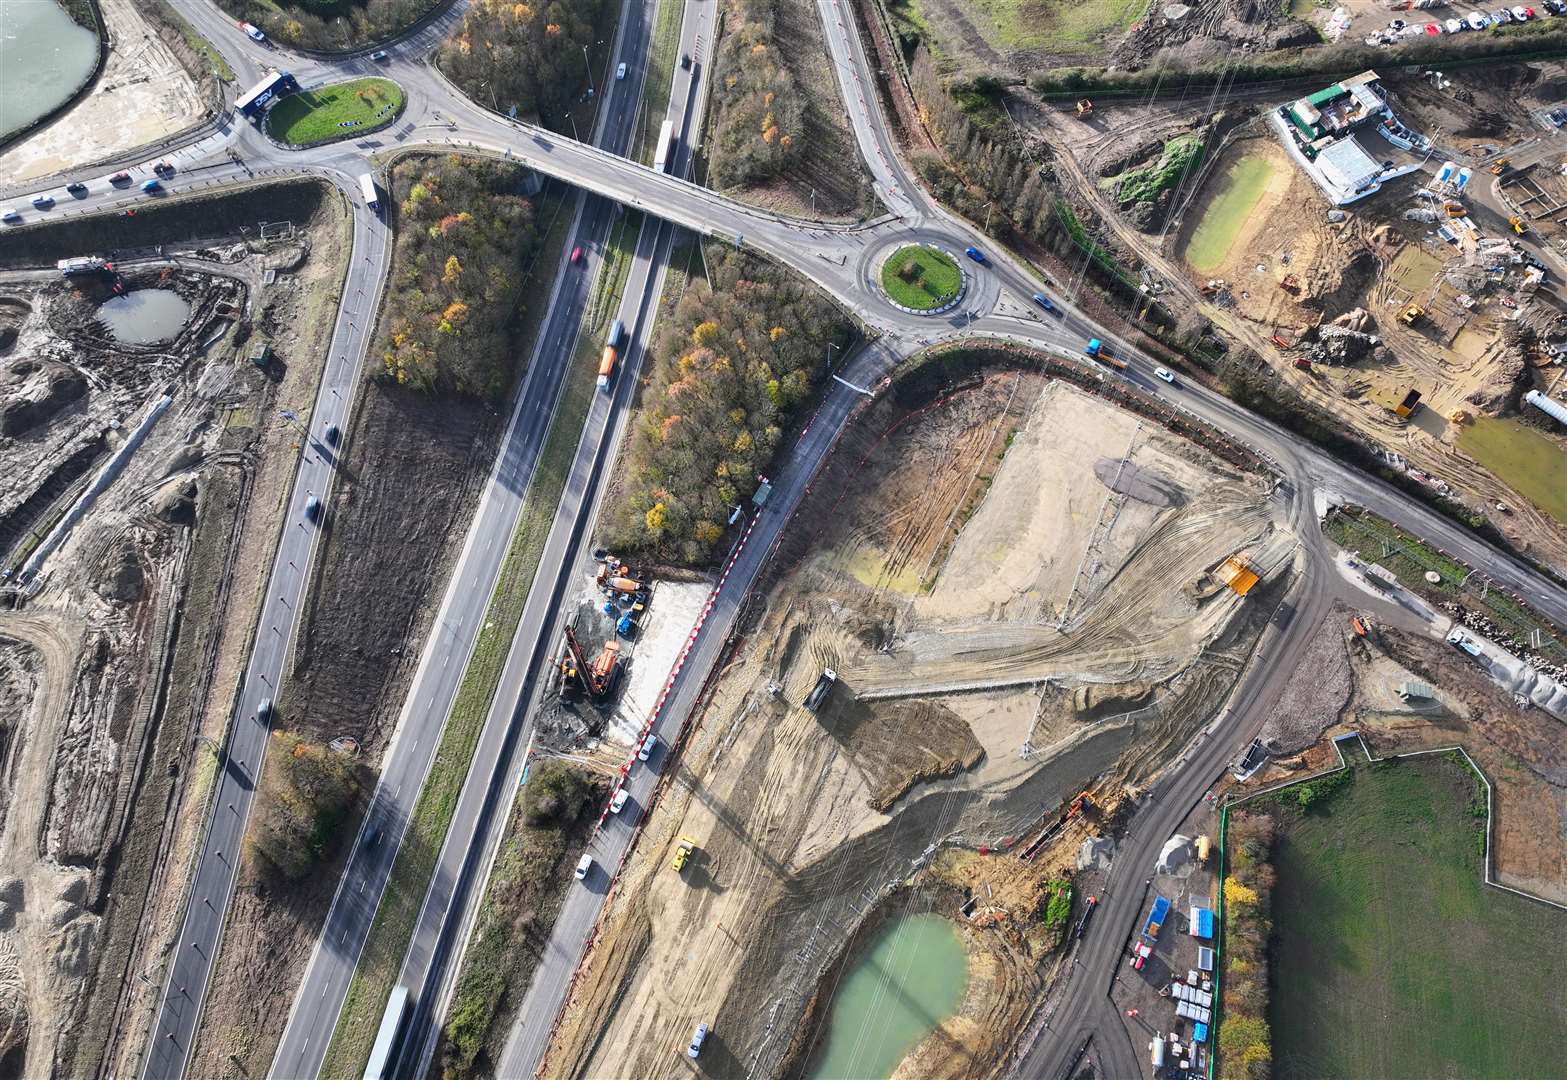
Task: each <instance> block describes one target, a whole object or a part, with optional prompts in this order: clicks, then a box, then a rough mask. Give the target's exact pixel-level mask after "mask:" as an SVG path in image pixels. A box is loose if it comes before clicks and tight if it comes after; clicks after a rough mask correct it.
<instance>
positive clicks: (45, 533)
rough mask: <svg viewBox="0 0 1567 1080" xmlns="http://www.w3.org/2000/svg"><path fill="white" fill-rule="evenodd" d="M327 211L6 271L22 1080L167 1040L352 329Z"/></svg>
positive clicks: (6, 929)
mask: <svg viewBox="0 0 1567 1080" xmlns="http://www.w3.org/2000/svg"><path fill="white" fill-rule="evenodd" d="M321 191H322V189H320V188H318V187H316V186H315V185H286V186H283V187H280V188H279V189H277V195H278V202H277V203H276V204H275V209H277V210H278V212H279V214H280V216H281V215H282V214H291V215H293V220H294V221H297V222H298V224H299V226H300V228H299V229H298V230H296V229H295V228H294V227H293V225H292V224H291V223H290V222H288V221H284V222H282V223H281V224H280V225H278V226H275V227H272V228H269V229H268V230H267V231H266V232H265V235H264V236H263V235H258V234H257V233H256V232H255V230H254V227H253V226H254V222H253V221H252V229H251V233H250V238H249V239H248V240H247V239H245V238H244V237H242V236H241V235H240V234H239V233H238V232H237V231H233V230H232V229H230V228H229V227H228V225H229V216H230V215H231V214H241V215H242V214H244V210H243V207H242V206H239V205H237V204H239V203H240V202H241V201H242V200H216V201H209V202H208V203H205V204H198V205H197V206H195V207H192V208H189V209H187V210H185V211H184V213H183V214H182V215H180V217H179V218H178V219H175V218H173V217H170V216H167V215H164V216H161V217H160V216H159V215H156V214H152V215H144V216H139V217H138V218H137V219H135V220H134V221H132V220H126V219H118V220H117V221H114V222H113V223H111V224H108V225H104V224H103V223H100V226H102V228H101V231H100V232H99V233H98V235H99V236H100V237H101V238H102V237H109V238H111V239H110V242H112V243H117V244H121V245H123V246H121V247H119V248H117V249H115V250H113V251H110V250H108V249H105V248H102V247H96V248H89V247H82V246H79V245H78V243H77V238H78V237H79V235H80V234H81V231H82V230H84V229H87V228H91V226H88V225H73V226H70V227H68V228H62V229H60V230H57V231H56V233H55V234H54V235H52V236H50V235H35V236H34V237H32V238H30V243H31V245H32V246H33V249H34V250H32V251H30V252H29V251H23V250H21V247H22V245H20V244H18V245H16V247H15V248H14V249H13V255H12V257H13V258H16V259H23V260H27V261H30V262H32V264H33V265H38V264H39V263H43V264H45V265H49V264H50V263H52V262H53V261H54V260H52V259H46V258H44V257H43V256H44V255H45V254H46V253H49V254H55V255H57V256H59V257H60V259H61V260H62V262H61V266H60V268H59V269H55V270H49V271H25V272H0V324H3V325H0V459H3V460H4V461H5V462H6V463H7V468H6V469H5V470H4V471H3V477H0V559H3V563H0V566H3V573H4V578H5V583H4V585H3V587H0V702H3V707H0V715H3V717H4V721H3V725H0V733H3V736H0V762H3V767H4V772H5V775H6V776H7V777H9V778H10V782H9V783H8V784H7V785H5V787H4V790H3V792H0V799H3V801H0V822H3V828H0V843H3V845H4V851H5V857H4V859H3V862H4V865H5V868H6V869H5V873H4V878H3V880H0V911H3V919H0V1038H3V1040H4V1041H3V1042H0V1062H3V1064H0V1072H4V1073H5V1074H6V1075H12V1076H28V1077H35V1076H36V1077H44V1076H60V1075H69V1076H76V1075H96V1074H98V1073H100V1072H101V1071H120V1070H121V1069H122V1068H123V1067H124V1063H125V1061H126V1060H134V1057H133V1055H134V1054H135V1053H136V1052H137V1050H138V1046H137V1044H138V1043H139V1040H140V1035H139V1033H140V1032H142V1031H144V1030H145V1024H146V1023H147V1022H148V1017H149V1016H150V1013H149V1011H148V1010H149V1009H150V1007H151V1005H152V1002H153V994H154V991H155V989H156V977H157V973H158V972H159V971H160V970H161V966H162V959H161V957H162V955H163V950H164V948H165V941H166V938H167V935H168V934H169V933H170V932H171V930H172V929H173V926H174V923H175V920H176V919H177V917H178V915H179V911H180V905H181V904H182V902H183V900H184V896H185V891H186V883H187V878H186V877H185V870H186V867H187V863H188V860H189V858H190V857H191V856H192V854H193V853H194V844H195V841H196V840H197V839H198V837H199V834H200V830H201V826H202V821H203V818H204V815H203V814H202V813H201V811H200V808H201V807H203V806H204V805H205V800H206V797H207V791H208V789H209V785H210V783H211V781H212V778H213V776H214V774H215V772H216V768H217V764H216V757H215V755H214V750H215V748H216V747H217V746H218V745H219V743H220V742H221V740H222V739H223V737H224V732H225V730H226V727H227V720H228V701H229V696H230V695H231V694H232V692H233V687H234V683H235V679H236V678H237V675H238V670H239V669H238V663H239V660H240V658H241V657H243V655H244V653H245V646H246V640H247V635H248V633H249V632H250V630H251V628H252V627H253V626H254V621H255V615H254V611H255V606H254V605H255V603H256V602H257V596H256V595H255V594H256V592H257V591H258V590H259V589H260V588H261V579H260V578H259V577H257V576H256V575H254V574H248V573H244V572H242V571H240V570H239V569H238V568H239V567H242V566H246V565H249V566H264V565H266V563H267V561H268V557H269V555H268V553H269V551H270V549H271V545H272V543H273V541H274V539H275V530H276V511H275V507H276V505H277V504H278V503H279V501H280V500H281V499H282V498H283V496H284V494H285V493H286V491H287V487H288V482H289V480H290V478H291V476H292V472H293V464H294V462H295V460H296V459H297V455H298V440H297V434H296V433H295V432H294V430H293V428H292V427H291V426H290V425H289V424H288V423H286V422H285V421H284V420H282V419H280V418H278V410H279V409H280V408H289V407H293V408H305V409H308V403H309V401H310V399H311V397H312V395H313V389H314V385H315V382H316V379H317V377H318V375H319V369H318V364H319V355H320V351H319V349H318V348H316V347H315V345H314V342H315V339H316V338H317V337H318V336H319V335H322V334H323V333H324V332H326V331H329V330H330V325H331V319H330V315H331V307H330V305H321V304H320V303H319V302H317V301H316V300H312V299H311V296H312V294H313V293H315V294H320V293H325V292H328V291H329V290H330V289H331V288H332V287H333V284H334V280H335V279H334V276H333V275H334V274H335V273H336V272H337V271H336V270H335V269H334V265H333V263H334V259H335V252H336V250H337V248H338V245H339V244H340V243H341V242H342V239H343V237H342V232H343V213H342V209H341V206H340V204H339V203H337V202H336V201H335V200H330V201H323V199H322V197H321ZM207 230H210V232H209V231H207ZM193 236H195V237H202V236H207V237H209V238H208V239H193V238H192V237H193ZM164 241H168V245H167V247H166V248H165V247H164V246H163V243H164ZM175 241H178V242H177V243H176V242H175ZM323 316H324V317H323ZM122 1055H128V1056H122Z"/></svg>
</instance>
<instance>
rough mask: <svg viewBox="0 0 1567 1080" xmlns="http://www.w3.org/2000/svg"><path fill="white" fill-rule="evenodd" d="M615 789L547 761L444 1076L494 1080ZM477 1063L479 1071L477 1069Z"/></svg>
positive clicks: (506, 861)
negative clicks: (582, 854)
mask: <svg viewBox="0 0 1567 1080" xmlns="http://www.w3.org/2000/svg"><path fill="white" fill-rule="evenodd" d="M608 794H609V784H608V782H607V781H606V780H605V779H604V777H602V776H601V775H599V774H595V773H590V772H586V771H583V770H581V769H578V768H575V767H573V766H571V765H568V764H566V763H565V762H563V761H557V760H548V759H546V760H544V761H542V762H541V763H539V765H538V766H537V767H536V768H535V769H534V770H533V772H532V775H531V776H529V778H528V779H527V781H526V783H525V784H524V785H523V787H522V790H521V792H520V793H519V794H518V797H517V800H516V802H515V804H514V805H513V807H512V812H511V817H510V819H509V820H508V821H507V824H506V832H505V835H504V836H502V838H501V843H500V849H499V851H497V852H496V856H495V867H494V869H493V870H491V872H490V880H489V882H488V884H487V885H486V886H485V890H484V899H483V900H482V901H481V902H480V905H479V911H478V915H477V917H476V918H475V920H474V926H473V935H472V936H471V937H470V938H469V943H468V949H467V952H466V953H465V954H464V956H463V961H462V970H461V972H460V973H459V974H458V977H457V986H456V989H455V990H454V991H453V994H452V1003H451V1008H450V1009H448V1010H447V1014H446V1024H445V1026H444V1027H443V1028H442V1029H441V1049H440V1059H439V1060H440V1069H441V1074H442V1075H445V1076H474V1075H493V1074H494V1073H495V1067H496V1065H497V1063H498V1062H499V1060H500V1052H501V1048H502V1046H503V1045H504V1043H505V1038H506V1030H507V1026H508V1024H507V1021H509V1019H510V1018H511V1016H512V1015H513V1014H514V1013H515V1011H516V1009H517V1007H518V1005H520V1004H521V1002H522V998H523V996H524V995H525V994H526V993H527V991H528V985H529V984H530V983H531V982H532V981H533V972H534V969H535V968H536V967H537V965H538V961H539V956H540V954H541V950H542V948H543V945H544V943H545V942H546V941H547V940H548V939H549V933H550V928H551V927H553V926H554V924H555V917H556V915H557V914H558V913H559V911H560V905H561V903H562V901H563V900H564V899H565V896H566V891H567V889H569V888H570V886H571V881H572V865H573V863H574V862H575V861H576V857H577V854H578V852H579V851H580V850H581V849H582V847H584V846H585V845H586V844H587V842H588V839H589V838H590V837H591V835H592V827H593V822H594V820H595V815H594V810H595V809H596V808H597V807H598V806H600V805H602V801H603V799H604V798H605V797H607V796H608ZM476 1066H477V1068H476Z"/></svg>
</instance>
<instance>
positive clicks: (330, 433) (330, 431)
mask: <svg viewBox="0 0 1567 1080" xmlns="http://www.w3.org/2000/svg"><path fill="white" fill-rule="evenodd" d="M342 437H343V433H342V432H341V431H339V430H338V429H337V425H336V424H328V425H327V426H326V444H327V445H328V446H336V445H337V442H338V440H339V439H341V438H342Z"/></svg>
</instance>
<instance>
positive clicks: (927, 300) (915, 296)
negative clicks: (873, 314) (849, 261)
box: [881, 244, 963, 311]
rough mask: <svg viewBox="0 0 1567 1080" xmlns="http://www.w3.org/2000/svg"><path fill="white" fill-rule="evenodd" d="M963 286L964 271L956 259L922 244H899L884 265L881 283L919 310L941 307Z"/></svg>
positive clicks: (889, 292)
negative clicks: (905, 245) (903, 245)
mask: <svg viewBox="0 0 1567 1080" xmlns="http://www.w3.org/2000/svg"><path fill="white" fill-rule="evenodd" d="M962 286H963V271H962V270H960V269H959V268H958V263H957V260H956V259H954V258H953V257H952V256H951V255H948V254H947V253H946V252H944V251H936V250H934V249H932V248H928V247H923V246H921V245H919V244H910V245H909V246H907V247H902V248H899V249H898V250H897V251H894V252H893V253H892V254H891V255H889V256H888V257H887V261H886V262H884V263H882V266H881V287H882V288H883V289H885V290H886V292H887V295H888V296H890V297H892V299H893V302H894V303H898V304H902V305H903V306H904V307H907V308H914V309H915V310H916V311H926V310H929V309H931V308H938V307H941V306H942V305H943V304H945V303H948V302H949V301H951V300H952V299H953V298H954V297H955V296H957V295H958V290H959V289H960V288H962Z"/></svg>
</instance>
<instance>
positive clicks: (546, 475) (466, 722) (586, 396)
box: [321, 213, 598, 1076]
mask: <svg viewBox="0 0 1567 1080" xmlns="http://www.w3.org/2000/svg"><path fill="white" fill-rule="evenodd" d="M571 222H572V215H570V214H567V213H562V214H558V215H557V216H556V218H555V223H554V224H553V225H552V226H551V229H550V232H549V234H548V235H547V236H546V238H545V240H544V241H543V242H544V244H546V245H548V246H547V247H544V248H542V249H541V250H546V251H550V252H553V253H555V256H554V258H553V259H552V260H550V261H548V262H540V263H539V264H537V265H536V268H535V269H536V270H537V272H538V275H539V276H538V280H540V281H553V280H554V276H555V269H556V267H557V266H558V264H559V260H560V258H562V257H563V255H564V250H565V239H566V233H567V231H568V230H569V229H570V227H571ZM535 314H536V320H535V321H534V325H533V326H532V327H531V329H530V331H529V332H528V334H527V335H526V337H527V339H528V346H527V348H526V350H524V352H525V355H531V353H532V339H533V338H535V337H536V336H537V334H538V331H539V327H541V326H542V325H543V316H544V314H545V309H544V308H543V307H542V305H541V307H540V308H539V310H538V311H537V312H536V313H535ZM594 346H595V343H594V341H593V340H592V339H590V338H589V337H587V336H586V335H584V337H583V339H582V341H581V342H580V343H579V346H578V350H577V354H576V356H575V357H574V358H573V360H572V366H571V370H570V372H569V374H568V382H567V385H566V388H565V391H564V392H563V395H562V398H561V401H560V404H559V406H558V407H557V409H556V415H555V422H554V424H553V425H552V427H551V429H550V434H549V439H548V440H547V441H546V443H545V445H544V450H543V452H542V453H541V455H540V458H539V464H538V471H537V473H536V474H535V476H534V478H533V484H532V486H531V487H530V488H529V489H528V494H527V497H526V498H525V499H524V501H523V505H522V514H521V517H520V519H519V522H518V525H517V529H516V531H515V532H514V533H513V534H512V538H511V541H510V546H509V547H508V548H507V550H506V557H505V559H504V560H503V561H502V563H501V570H500V575H499V578H498V579H497V581H496V584H495V591H494V593H493V594H492V595H491V597H490V602H489V606H488V607H487V608H486V609H485V618H484V626H483V629H481V630H480V632H479V638H478V640H477V641H476V642H475V643H474V647H473V655H472V656H471V657H470V658H469V660H468V667H467V668H466V670H465V671H464V672H463V681H462V684H461V685H460V686H459V687H458V690H457V698H456V700H455V701H454V702H453V704H452V710H451V714H450V715H449V716H448V717H447V720H446V726H445V728H443V729H442V732H441V745H440V747H439V749H437V750H436V753H435V760H434V761H433V762H431V764H430V771H429V774H428V775H427V776H426V778H425V782H424V787H423V788H422V789H421V790H420V792H419V799H418V802H417V803H415V805H414V810H413V814H412V816H411V817H410V819H409V823H408V831H407V833H406V834H405V835H404V837H403V843H402V846H401V848H399V850H398V853H397V861H396V862H394V863H393V864H392V872H391V875H390V876H389V877H388V879H387V883H386V891H385V893H384V894H383V895H382V897H381V904H380V906H379V907H378V908H377V909H376V913H375V921H374V922H373V923H371V926H370V933H369V935H368V936H367V937H366V939H365V946H364V951H363V952H362V953H361V954H360V957H359V967H358V969H357V970H356V971H355V972H354V979H353V982H352V983H351V984H350V985H349V988H348V993H347V995H346V996H345V997H344V999H343V1008H342V1011H341V1012H340V1013H339V1015H338V1019H337V1028H336V1030H335V1031H334V1033H333V1036H332V1044H331V1046H330V1047H329V1048H328V1049H327V1054H326V1058H325V1059H324V1061H323V1062H322V1070H321V1071H322V1075H323V1076H348V1075H358V1074H359V1073H361V1072H362V1071H363V1070H364V1066H365V1063H366V1062H367V1061H368V1060H369V1057H370V1045H371V1043H372V1042H373V1041H374V1039H375V1035H376V1030H377V1029H378V1028H379V1026H380V1022H381V1014H382V1012H383V1011H384V1010H385V1009H386V1000H387V997H388V996H389V995H390V994H391V992H392V985H393V983H394V982H395V981H396V979H397V973H398V971H399V969H400V968H401V967H402V963H403V954H404V953H405V952H406V950H407V948H408V941H409V939H410V938H411V937H412V935H413V926H414V921H415V920H416V919H417V918H418V915H419V906H420V905H421V904H422V903H423V902H424V894H425V892H426V890H427V889H428V887H429V883H430V875H431V874H432V873H433V872H434V869H435V860H436V858H437V856H438V855H439V854H440V849H441V844H442V842H443V841H444V840H445V838H446V831H447V828H448V827H449V826H450V824H451V820H452V813H453V812H454V810H455V809H456V806H457V796H458V794H459V793H460V792H461V791H462V785H463V782H464V780H465V779H466V778H467V775H468V766H469V764H470V762H471V761H472V758H473V748H474V746H475V745H476V744H477V743H478V739H479V732H480V731H481V730H482V728H483V726H484V719H485V717H486V716H487V715H488V714H489V707H490V702H491V701H492V700H493V698H494V697H495V688H496V686H497V685H498V684H499V682H500V676H501V667H502V665H503V664H504V663H505V660H506V652H507V650H508V649H509V648H510V646H511V639H512V637H513V635H514V634H515V633H516V630H517V623H518V622H519V621H520V620H521V618H522V609H523V605H524V604H525V603H526V602H527V599H528V589H529V587H530V586H531V584H532V581H533V577H534V574H535V572H536V571H537V569H538V565H539V559H540V557H541V556H542V554H543V551H544V541H545V538H546V537H547V536H548V535H549V528H550V524H551V522H552V521H553V520H554V515H555V507H556V505H557V504H558V503H559V502H560V495H561V492H562V491H564V489H565V486H566V474H567V472H568V471H569V470H570V468H571V460H572V457H573V455H574V451H575V449H576V444H577V440H578V438H579V437H580V435H581V432H582V424H583V421H584V420H585V418H586V417H587V412H588V406H589V405H590V404H591V403H592V398H593V387H594V382H595V380H596V378H597V374H598V352H597V349H596V348H595V347H594Z"/></svg>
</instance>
